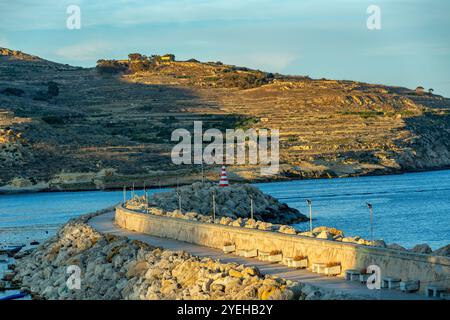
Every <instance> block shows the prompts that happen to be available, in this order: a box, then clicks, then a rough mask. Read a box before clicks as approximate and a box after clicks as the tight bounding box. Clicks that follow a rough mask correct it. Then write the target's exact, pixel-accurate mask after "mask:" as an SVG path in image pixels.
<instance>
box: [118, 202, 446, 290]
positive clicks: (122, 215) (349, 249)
mask: <svg viewBox="0 0 450 320" xmlns="http://www.w3.org/2000/svg"><path fill="white" fill-rule="evenodd" d="M115 220H116V223H117V224H118V225H119V226H120V227H122V228H125V229H128V230H133V231H138V232H142V233H146V234H149V235H153V236H158V237H162V238H171V239H176V240H180V241H185V242H189V243H195V244H199V245H203V246H207V247H213V248H222V247H223V244H224V242H226V241H230V242H232V243H234V244H235V245H236V248H237V249H238V250H239V249H242V250H249V249H258V250H261V251H271V250H281V251H282V252H283V256H285V257H293V256H295V255H305V256H308V260H309V263H310V264H311V263H312V262H322V263H328V262H340V263H341V265H342V269H343V270H346V269H363V268H366V267H367V266H369V265H378V266H379V267H380V268H381V272H382V277H384V276H392V277H398V278H401V279H402V280H403V279H411V280H420V281H421V282H422V285H421V288H422V289H423V288H424V287H425V286H426V284H428V283H429V282H435V284H439V285H444V286H446V287H450V279H449V278H450V258H448V257H436V256H430V255H424V254H418V253H412V252H403V251H397V250H391V249H385V248H375V247H367V246H362V245H357V244H352V243H342V242H337V241H329V240H321V239H315V238H309V237H303V236H297V235H289V234H282V233H279V232H270V231H263V230H255V229H247V228H239V227H232V226H224V225H220V224H211V223H202V222H198V221H190V220H184V219H177V218H171V217H163V216H155V215H150V214H143V213H137V212H134V211H130V210H127V209H125V208H123V207H117V208H116V218H115ZM341 276H342V275H341Z"/></svg>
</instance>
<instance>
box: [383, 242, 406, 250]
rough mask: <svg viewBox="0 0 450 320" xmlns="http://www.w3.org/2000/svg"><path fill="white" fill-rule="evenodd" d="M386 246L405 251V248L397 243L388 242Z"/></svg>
mask: <svg viewBox="0 0 450 320" xmlns="http://www.w3.org/2000/svg"><path fill="white" fill-rule="evenodd" d="M386 247H387V248H388V249H393V250H400V251H406V248H404V247H402V246H401V245H399V244H397V243H392V244H388V245H387V246H386Z"/></svg>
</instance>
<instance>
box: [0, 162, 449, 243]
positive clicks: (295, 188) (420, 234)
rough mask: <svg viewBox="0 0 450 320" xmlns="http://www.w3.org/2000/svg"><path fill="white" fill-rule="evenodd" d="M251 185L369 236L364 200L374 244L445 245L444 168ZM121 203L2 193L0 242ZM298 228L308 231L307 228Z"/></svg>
mask: <svg viewBox="0 0 450 320" xmlns="http://www.w3.org/2000/svg"><path fill="white" fill-rule="evenodd" d="M256 186H257V187H259V188H260V189H261V190H262V191H264V192H267V193H269V194H271V195H272V196H274V197H276V198H278V199H279V200H281V201H283V202H286V203H287V204H288V205H290V206H292V207H295V208H297V209H299V210H300V211H302V212H303V213H305V214H308V212H309V209H308V206H307V204H306V202H305V200H306V199H311V200H312V203H313V218H314V221H313V225H314V226H322V225H325V226H330V227H335V228H338V229H341V230H343V231H344V232H345V234H346V235H359V236H362V237H365V238H369V237H370V215H369V210H368V208H367V206H366V202H370V203H372V204H373V208H374V235H375V238H377V239H384V240H385V241H386V242H388V243H394V242H395V243H398V244H400V245H403V246H406V247H412V246H414V245H415V244H418V243H428V244H430V246H431V247H432V248H433V249H437V248H439V247H442V246H444V245H447V244H449V243H450V170H445V171H433V172H421V173H407V174H402V175H389V176H373V177H359V178H343V179H321V180H298V181H289V182H273V183H261V184H256ZM159 191H160V190H152V191H151V192H159ZM122 199H123V194H122V191H110V192H108V191H88V192H53V193H34V194H18V195H0V244H3V243H5V244H6V243H7V244H18V243H26V242H29V241H32V240H38V241H41V240H43V239H45V238H47V237H49V236H50V235H53V234H54V233H55V232H56V230H57V229H58V228H59V226H61V225H62V224H63V223H65V222H66V221H67V220H69V219H70V218H72V217H75V216H78V215H80V214H84V213H88V212H92V211H95V210H99V209H102V208H104V207H107V206H110V205H113V204H115V203H118V202H120V201H122ZM297 228H299V229H304V230H306V229H308V228H309V224H308V223H303V224H299V225H297Z"/></svg>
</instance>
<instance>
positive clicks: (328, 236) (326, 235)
mask: <svg viewBox="0 0 450 320" xmlns="http://www.w3.org/2000/svg"><path fill="white" fill-rule="evenodd" d="M316 238H317V239H324V240H333V235H332V234H331V233H330V232H328V231H327V230H323V231H321V232H320V233H319V234H318V235H317V236H316Z"/></svg>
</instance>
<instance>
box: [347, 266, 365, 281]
mask: <svg viewBox="0 0 450 320" xmlns="http://www.w3.org/2000/svg"><path fill="white" fill-rule="evenodd" d="M360 275H361V272H359V270H355V269H347V270H345V280H348V281H359V276H360Z"/></svg>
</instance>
